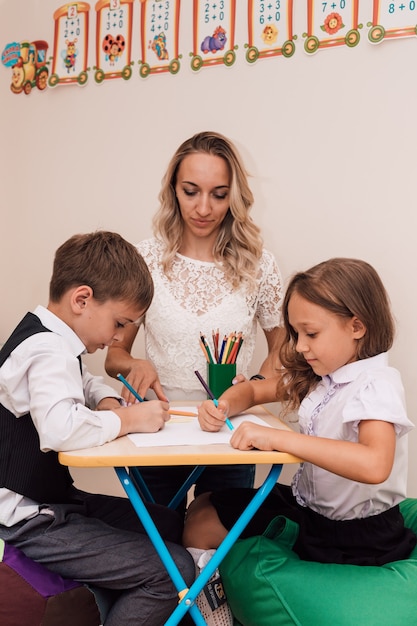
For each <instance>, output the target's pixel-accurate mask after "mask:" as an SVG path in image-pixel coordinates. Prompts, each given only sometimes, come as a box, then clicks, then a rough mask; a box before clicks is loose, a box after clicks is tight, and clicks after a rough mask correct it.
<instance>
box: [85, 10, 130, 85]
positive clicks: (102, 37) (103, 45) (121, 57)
mask: <svg viewBox="0 0 417 626" xmlns="http://www.w3.org/2000/svg"><path fill="white" fill-rule="evenodd" d="M134 1H135V0H99V1H98V2H97V3H96V6H95V9H96V13H97V32H96V65H95V67H94V70H95V72H94V80H95V81H96V83H102V82H103V80H107V79H109V78H124V79H125V80H129V78H130V77H131V76H132V65H133V61H132V23H133V2H134Z"/></svg>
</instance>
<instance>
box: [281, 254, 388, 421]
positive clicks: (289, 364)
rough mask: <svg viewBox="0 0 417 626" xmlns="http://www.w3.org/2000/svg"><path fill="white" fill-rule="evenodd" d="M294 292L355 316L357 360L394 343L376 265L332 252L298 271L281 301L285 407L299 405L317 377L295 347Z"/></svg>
mask: <svg viewBox="0 0 417 626" xmlns="http://www.w3.org/2000/svg"><path fill="white" fill-rule="evenodd" d="M294 293H296V294H298V295H299V296H301V297H302V298H305V299H306V300H308V301H309V302H312V303H313V304H317V305H318V306H320V307H322V308H323V309H326V310H327V311H330V312H331V313H334V314H335V315H338V316H340V317H342V318H351V317H357V318H359V319H360V320H361V322H362V323H363V325H364V326H365V328H366V333H365V335H364V336H363V337H362V338H361V339H359V340H358V342H357V353H356V360H360V359H366V358H369V357H372V356H375V355H377V354H380V353H382V352H386V351H387V350H389V349H390V348H391V346H392V343H393V340H394V334H395V325H394V319H393V316H392V313H391V307H390V301H389V297H388V294H387V292H386V290H385V287H384V285H383V284H382V281H381V279H380V277H379V276H378V274H377V272H376V271H375V269H374V268H373V267H372V266H371V265H369V264H368V263H366V262H365V261H361V260H358V259H347V258H334V259H330V260H329V261H324V262H323V263H319V264H318V265H315V266H314V267H313V268H311V269H310V270H307V271H306V272H299V273H298V274H295V276H294V277H293V278H292V279H291V281H290V283H289V285H288V288H287V291H286V294H285V298H284V303H283V309H282V310H283V320H284V328H285V339H284V341H283V343H282V346H281V350H280V358H281V363H282V366H283V368H285V369H284V370H283V374H282V377H281V379H280V380H279V383H278V388H277V394H278V397H279V398H285V399H286V401H285V405H286V406H285V409H284V411H285V413H288V412H289V411H291V410H294V409H297V408H298V407H299V405H300V403H301V401H302V400H303V398H305V396H306V395H307V394H308V393H309V392H310V391H311V390H312V389H313V388H314V387H315V386H316V385H317V383H318V381H319V380H321V376H318V375H317V374H315V373H314V372H313V370H312V369H311V367H310V366H309V365H308V363H307V362H306V361H305V360H304V357H303V356H302V355H301V354H299V353H298V352H297V350H296V345H297V333H296V332H295V331H294V329H293V328H292V327H291V325H290V323H289V319H288V304H289V301H290V299H291V296H292V295H293V294H294Z"/></svg>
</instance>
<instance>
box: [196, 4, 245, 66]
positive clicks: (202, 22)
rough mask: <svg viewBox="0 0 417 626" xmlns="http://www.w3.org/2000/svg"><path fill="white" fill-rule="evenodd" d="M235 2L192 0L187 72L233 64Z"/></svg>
mask: <svg viewBox="0 0 417 626" xmlns="http://www.w3.org/2000/svg"><path fill="white" fill-rule="evenodd" d="M235 22H236V0H218V1H217V2H202V1H201V0H194V9H193V52H192V54H191V55H190V56H191V57H192V58H191V69H192V70H194V71H195V72H196V71H198V70H199V69H200V68H202V67H203V66H207V65H219V64H224V65H226V66H230V65H233V63H234V62H235V60H236V53H235V43H234V42H235Z"/></svg>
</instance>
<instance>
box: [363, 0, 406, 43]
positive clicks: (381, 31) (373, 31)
mask: <svg viewBox="0 0 417 626" xmlns="http://www.w3.org/2000/svg"><path fill="white" fill-rule="evenodd" d="M367 26H368V27H370V30H369V31H368V39H369V41H370V42H371V43H380V42H381V41H382V40H383V39H398V38H399V37H415V36H416V34H417V2H416V1H415V0H373V15H372V22H368V24H367Z"/></svg>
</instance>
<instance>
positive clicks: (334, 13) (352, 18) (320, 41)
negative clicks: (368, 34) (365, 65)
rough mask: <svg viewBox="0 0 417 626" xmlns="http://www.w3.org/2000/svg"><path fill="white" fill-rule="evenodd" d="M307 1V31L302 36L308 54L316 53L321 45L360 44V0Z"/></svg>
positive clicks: (324, 46)
mask: <svg viewBox="0 0 417 626" xmlns="http://www.w3.org/2000/svg"><path fill="white" fill-rule="evenodd" d="M367 1H368V0H367ZM307 2H308V4H307V32H305V33H303V37H304V38H305V41H304V50H305V51H306V52H307V53H308V54H314V53H315V52H317V50H319V48H320V49H322V48H332V47H334V46H348V47H349V48H353V47H354V46H357V45H358V43H359V40H360V32H359V30H360V29H361V28H362V24H359V23H358V11H359V0H330V1H323V0H307Z"/></svg>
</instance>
